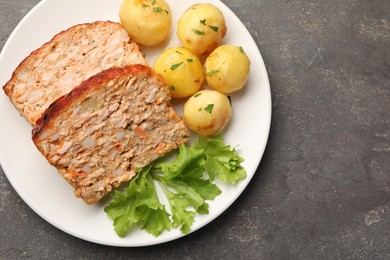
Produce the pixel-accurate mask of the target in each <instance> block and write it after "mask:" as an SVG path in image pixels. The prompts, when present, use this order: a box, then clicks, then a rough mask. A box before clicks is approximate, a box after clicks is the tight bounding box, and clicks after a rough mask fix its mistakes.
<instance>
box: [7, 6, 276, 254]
mask: <svg viewBox="0 0 390 260" xmlns="http://www.w3.org/2000/svg"><path fill="white" fill-rule="evenodd" d="M121 2H122V0H83V1H80V0H67V1H61V0H44V1H42V2H40V3H39V4H38V5H37V6H35V7H34V8H33V9H32V10H31V11H30V12H29V13H28V14H27V15H26V17H24V19H23V20H22V21H21V22H20V23H19V25H18V26H17V27H16V28H15V30H14V32H13V33H12V34H11V36H10V37H9V39H8V41H7V42H6V44H5V46H4V48H3V50H2V52H1V55H0V68H1V70H0V86H3V85H4V84H5V83H6V82H7V81H8V80H9V78H10V77H11V74H12V72H13V70H14V69H15V68H16V66H17V65H18V64H19V63H20V62H21V61H22V60H23V59H24V58H25V57H26V56H27V55H28V54H30V52H31V51H33V50H34V49H36V48H38V47H39V46H41V45H42V44H43V43H45V42H46V41H48V40H50V39H51V38H52V37H53V36H54V34H56V33H58V32H60V31H61V30H64V29H66V28H68V27H71V26H73V25H75V24H79V23H84V22H92V21H95V20H112V21H119V18H118V10H119V7H120V4H121ZM167 2H168V3H169V4H170V7H171V9H172V13H173V27H172V30H171V36H170V41H168V42H167V43H166V44H165V45H164V46H159V48H154V49H143V51H144V52H145V53H146V58H147V59H148V61H149V63H150V64H153V61H154V59H155V58H156V57H157V55H158V53H161V51H162V50H163V49H164V48H167V47H168V46H178V45H180V43H179V41H178V40H177V37H176V35H175V31H176V21H177V20H178V18H179V17H180V15H181V14H182V13H183V12H184V11H185V10H186V9H187V8H188V7H189V6H190V5H192V4H195V3H199V2H200V1H197V0H186V1H179V0H167ZM202 2H210V3H212V4H214V5H215V6H217V7H219V8H220V9H221V10H222V12H223V13H224V15H225V18H226V21H227V27H228V33H227V36H226V38H225V40H224V42H225V43H231V44H236V45H239V46H243V48H244V50H245V52H246V53H247V54H248V56H249V57H250V59H251V62H252V63H251V73H250V77H249V80H248V82H247V85H246V87H245V90H242V91H240V92H239V93H237V94H234V95H232V103H233V110H234V114H233V119H232V121H231V123H230V125H229V127H228V129H226V131H225V141H226V143H228V144H231V145H232V146H236V145H239V146H238V148H237V150H238V152H239V154H240V155H241V156H242V157H244V158H245V162H244V163H243V165H244V167H245V168H246V170H247V173H248V177H247V178H246V179H245V180H243V181H241V182H239V183H238V184H237V185H236V186H228V185H220V188H221V189H222V194H221V195H220V196H218V197H217V198H216V199H215V200H214V201H212V202H210V203H209V204H210V213H209V214H208V215H202V216H198V217H196V219H195V223H194V224H193V226H192V231H195V230H197V229H199V228H201V227H202V226H204V225H206V224H207V223H209V222H210V221H212V220H213V219H215V218H216V217H217V216H219V215H220V214H221V213H222V212H224V211H225V210H226V209H227V208H228V207H229V206H230V205H231V204H232V203H233V202H234V201H235V200H236V199H237V197H238V196H239V195H240V194H241V193H242V192H243V190H244V189H245V187H246V186H247V185H248V183H249V181H250V180H251V178H252V176H253V175H254V174H255V172H256V169H257V167H258V165H259V163H260V160H261V157H262V155H263V152H264V149H265V146H266V143H267V139H268V133H269V128H270V121H271V94H270V86H269V82H268V77H267V72H266V69H265V66H264V63H263V60H262V57H261V55H260V52H259V50H258V48H257V46H256V43H255V42H254V40H253V39H252V37H251V35H250V33H249V32H248V31H247V29H246V28H245V26H244V25H243V24H242V23H241V21H240V20H239V19H238V18H237V17H236V16H235V15H234V13H233V12H232V11H231V10H230V9H229V8H228V7H226V6H225V5H224V4H223V3H222V2H220V1H218V0H204V1H202ZM0 122H2V124H1V127H0V162H1V166H2V168H3V170H4V172H5V174H6V175H7V178H8V179H9V181H10V182H11V184H12V186H13V187H14V189H15V190H16V192H17V193H18V194H19V195H20V197H21V198H22V199H23V200H24V201H25V202H26V203H27V204H28V205H29V206H30V207H31V208H32V209H33V210H34V211H35V212H36V213H37V214H38V215H40V216H41V217H42V218H44V219H45V220H46V221H48V222H49V223H51V224H52V225H54V226H56V227H57V228H59V229H61V230H63V231H65V232H67V233H69V234H71V235H73V236H76V237H78V238H81V239H84V240H88V241H91V242H95V243H99V244H104V245H113V246H129V247H132V246H146V245H153V244H159V243H163V242H167V241H171V240H174V239H177V238H179V237H182V236H183V235H182V234H181V233H180V231H179V230H171V231H170V232H164V233H163V234H162V235H161V236H159V237H158V238H155V237H153V236H152V235H150V234H148V233H146V232H145V231H141V230H135V231H134V232H132V233H130V234H129V235H128V236H126V237H125V238H120V237H118V236H117V235H116V233H115V232H114V230H113V226H112V221H111V220H110V219H109V218H108V217H107V216H106V214H105V212H104V211H103V208H104V204H99V205H94V206H88V205H86V204H84V203H83V202H82V200H81V199H77V198H75V197H74V195H73V188H72V187H71V186H70V185H69V184H68V183H67V182H66V181H65V180H64V179H63V178H62V177H61V176H60V175H59V174H58V173H57V172H56V170H55V169H54V168H53V167H52V166H50V165H49V164H48V163H47V161H46V160H45V158H43V156H42V155H41V154H40V153H39V152H38V150H37V149H36V148H35V146H34V144H33V142H32V140H31V127H30V125H29V124H28V123H27V121H26V120H25V119H24V118H22V117H21V116H19V114H18V112H17V111H16V109H15V108H14V107H13V105H12V104H11V102H10V101H9V100H8V98H7V97H6V95H5V94H4V93H3V91H1V92H0Z"/></svg>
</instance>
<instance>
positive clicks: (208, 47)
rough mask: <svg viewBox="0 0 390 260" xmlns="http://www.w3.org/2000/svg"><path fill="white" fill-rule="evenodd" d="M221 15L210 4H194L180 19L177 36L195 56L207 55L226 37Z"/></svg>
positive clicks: (224, 24)
mask: <svg viewBox="0 0 390 260" xmlns="http://www.w3.org/2000/svg"><path fill="white" fill-rule="evenodd" d="M226 31H227V28H226V22H225V18H224V15H223V13H222V12H221V10H219V9H218V8H217V7H215V6H214V5H212V4H195V5H193V6H191V7H190V8H188V9H187V10H186V11H185V12H184V13H183V15H182V16H181V17H180V19H179V21H178V26H177V31H176V33H177V36H178V38H179V40H180V42H181V43H182V44H183V46H184V47H186V48H187V49H189V50H190V51H191V52H192V53H193V54H195V55H197V56H202V55H208V54H209V53H211V52H212V51H213V50H214V49H215V48H216V47H217V46H219V45H220V43H221V41H222V38H224V37H225V35H226Z"/></svg>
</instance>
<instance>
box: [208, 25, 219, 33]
mask: <svg viewBox="0 0 390 260" xmlns="http://www.w3.org/2000/svg"><path fill="white" fill-rule="evenodd" d="M209 27H210V28H211V30H213V31H214V32H218V27H217V26H212V25H209Z"/></svg>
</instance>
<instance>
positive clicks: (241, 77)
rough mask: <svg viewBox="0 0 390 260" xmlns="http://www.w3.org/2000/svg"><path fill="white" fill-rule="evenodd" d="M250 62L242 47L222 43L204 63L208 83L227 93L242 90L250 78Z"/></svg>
mask: <svg viewBox="0 0 390 260" xmlns="http://www.w3.org/2000/svg"><path fill="white" fill-rule="evenodd" d="M250 63H251V62H250V60H249V58H248V56H247V55H246V53H245V52H244V50H243V48H242V47H239V46H235V45H221V46H219V47H218V48H216V49H215V50H214V51H213V52H212V53H211V54H210V55H209V56H208V57H207V58H206V61H205V63H204V70H205V74H206V81H207V84H208V85H209V86H210V87H212V88H214V89H215V90H218V91H220V92H222V93H225V94H228V93H232V92H234V91H237V90H240V89H242V88H243V87H244V85H245V83H246V81H247V79H248V76H249V71H250Z"/></svg>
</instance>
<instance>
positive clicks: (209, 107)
mask: <svg viewBox="0 0 390 260" xmlns="http://www.w3.org/2000/svg"><path fill="white" fill-rule="evenodd" d="M213 108H214V104H208V105H207V106H206V107H205V108H204V111H207V112H209V113H210V114H211V113H212V112H213Z"/></svg>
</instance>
